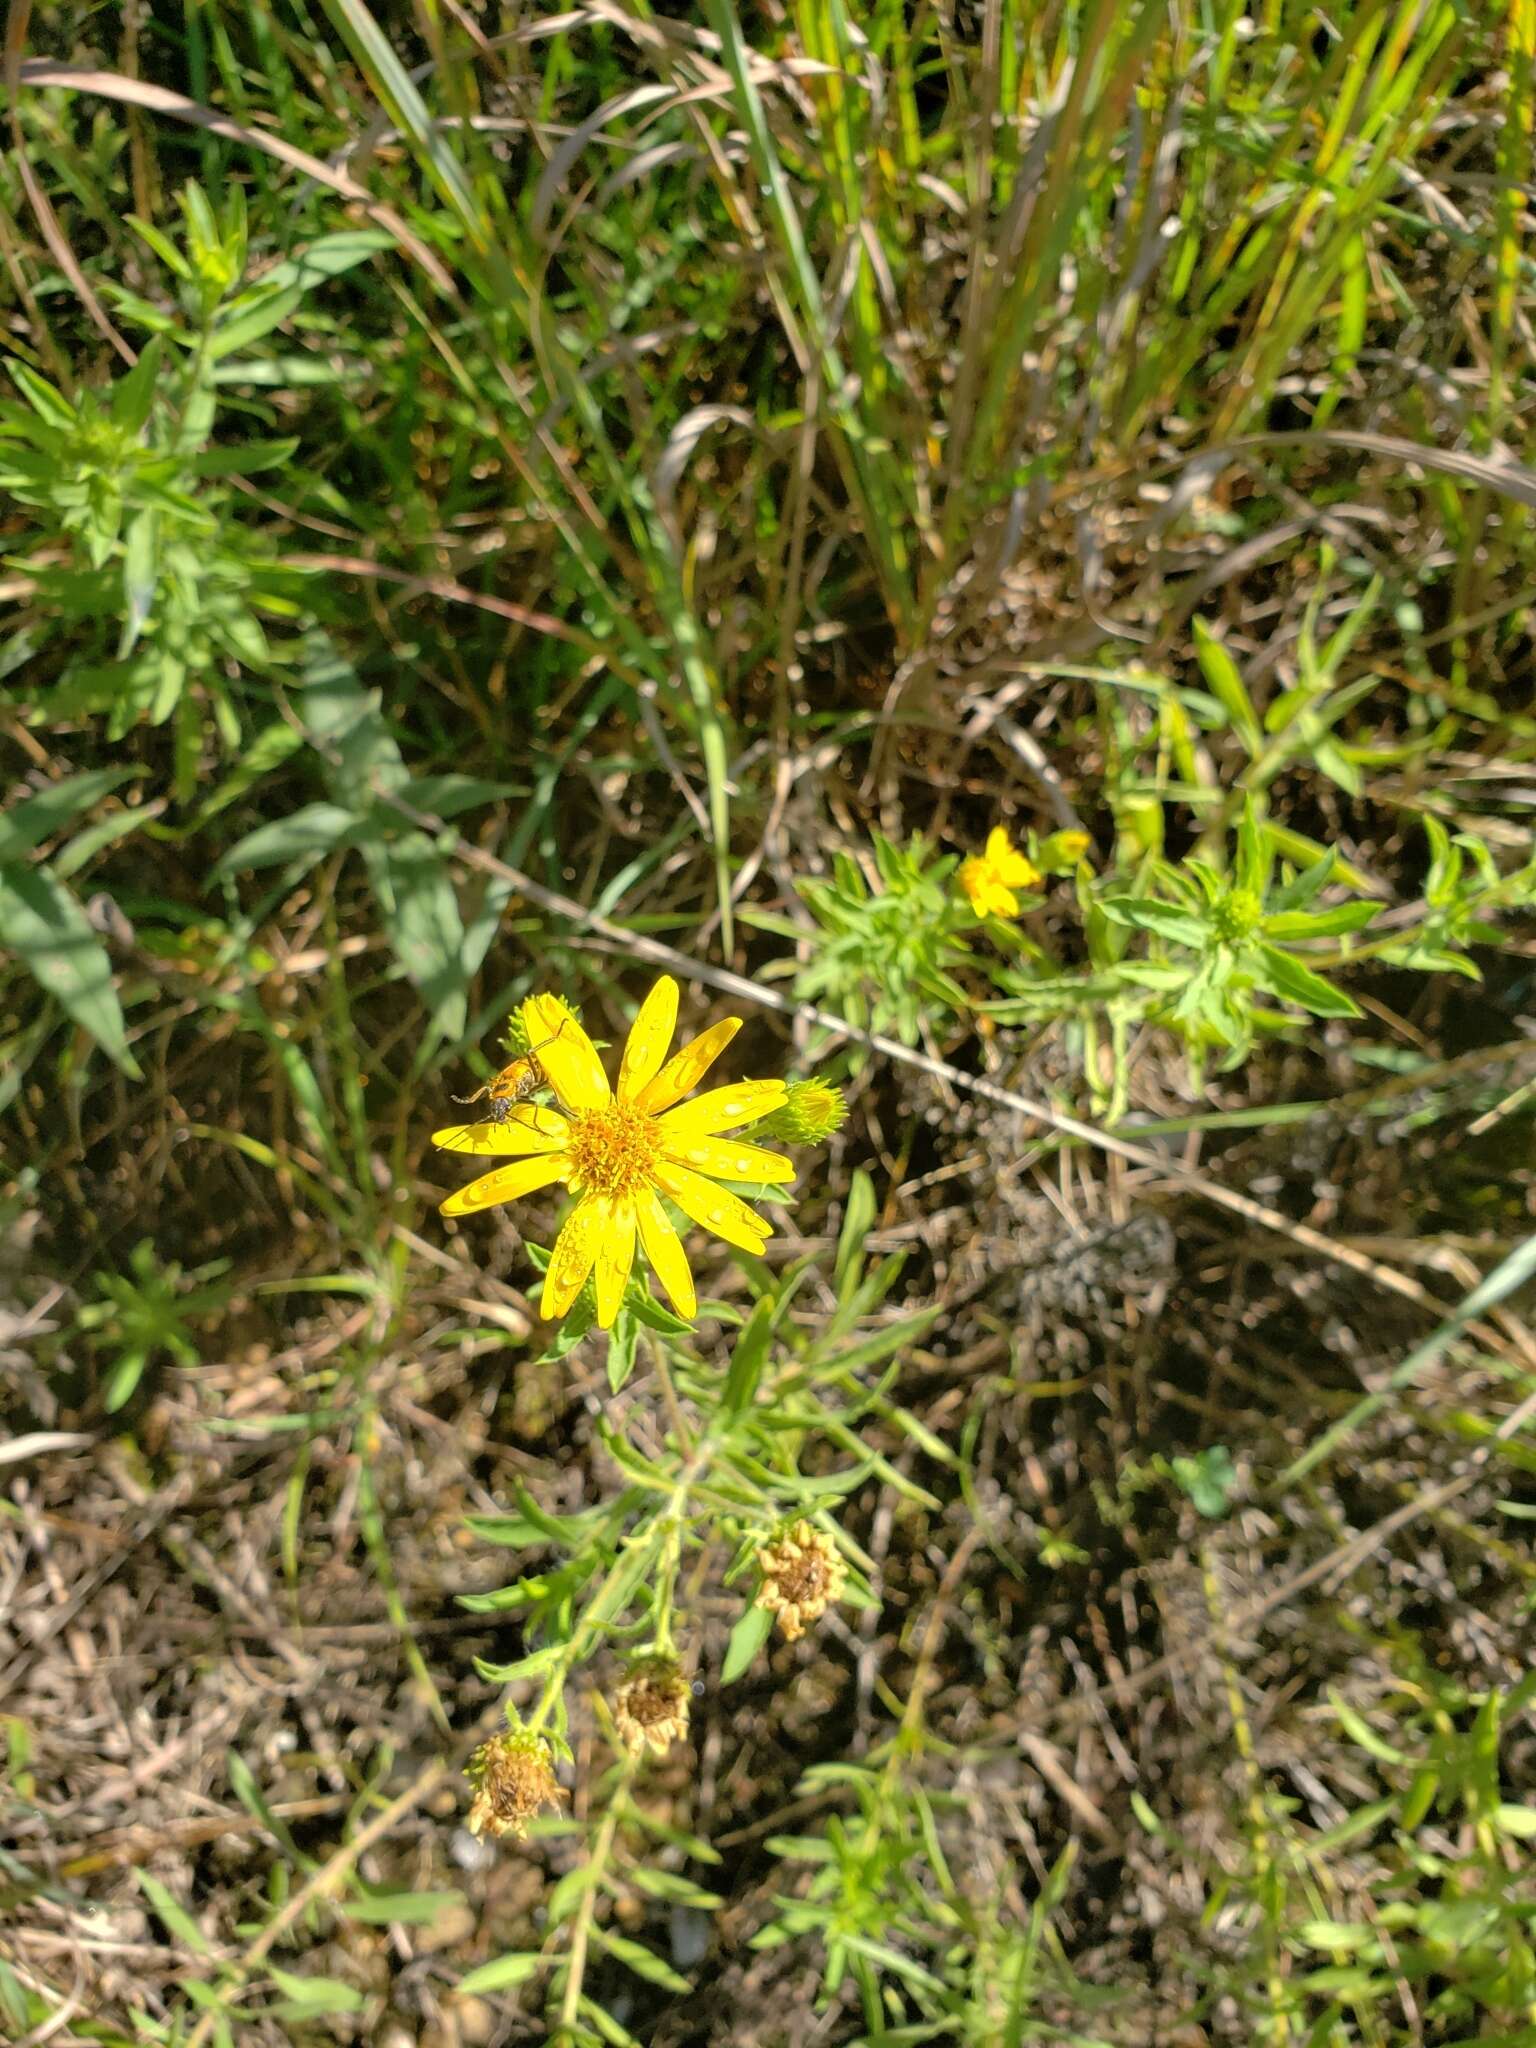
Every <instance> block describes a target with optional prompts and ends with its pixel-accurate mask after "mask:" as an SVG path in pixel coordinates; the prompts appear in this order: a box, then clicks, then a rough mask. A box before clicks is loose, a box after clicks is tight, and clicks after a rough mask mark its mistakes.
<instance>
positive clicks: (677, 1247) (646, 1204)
mask: <svg viewBox="0 0 1536 2048" xmlns="http://www.w3.org/2000/svg"><path fill="white" fill-rule="evenodd" d="M635 1217H636V1221H637V1222H638V1223H639V1225H640V1243H641V1245H642V1247H643V1248H644V1251H645V1256H646V1257H647V1258H648V1259H649V1260H650V1262H651V1271H652V1272H653V1273H654V1274H655V1275H656V1278H657V1279H658V1280H659V1281H660V1282H661V1284H662V1286H663V1287H664V1288H665V1289H666V1292H667V1297H668V1299H669V1300H670V1301H671V1303H672V1306H673V1307H674V1308H675V1309H676V1310H677V1312H678V1314H679V1315H680V1316H685V1317H686V1318H687V1319H688V1320H689V1321H690V1322H691V1321H692V1320H693V1318H694V1317H695V1316H696V1315H697V1314H698V1312H699V1298H698V1296H697V1295H696V1294H695V1293H694V1291H693V1275H692V1274H691V1273H690V1272H689V1270H688V1258H687V1254H686V1253H685V1252H684V1250H683V1247H682V1241H681V1240H680V1239H679V1237H678V1234H677V1232H676V1231H675V1230H674V1229H673V1228H672V1219H671V1218H670V1217H669V1216H668V1214H667V1212H666V1210H665V1209H663V1207H662V1206H661V1203H660V1202H659V1201H658V1200H657V1199H656V1194H655V1190H654V1189H652V1188H642V1189H641V1191H640V1193H639V1194H638V1195H637V1196H636V1197H635Z"/></svg>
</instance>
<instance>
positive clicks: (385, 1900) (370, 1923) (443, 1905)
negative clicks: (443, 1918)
mask: <svg viewBox="0 0 1536 2048" xmlns="http://www.w3.org/2000/svg"><path fill="white" fill-rule="evenodd" d="M463 1903H464V1894H463V1893H462V1892H458V1891H447V1892H377V1893H374V1894H372V1895H371V1896H369V1897H367V1898H362V1899H348V1900H347V1902H346V1904H345V1905H344V1906H343V1907H342V1909H341V1910H342V1911H343V1912H344V1913H345V1914H346V1916H347V1918H348V1919H349V1920H360V1921H362V1922H363V1924H364V1926H367V1927H392V1926H394V1927H426V1926H430V1925H431V1923H432V1922H433V1921H434V1920H435V1919H436V1918H437V1916H438V1915H439V1913H443V1912H446V1911H447V1910H448V1908H449V1907H451V1906H462V1905H463Z"/></svg>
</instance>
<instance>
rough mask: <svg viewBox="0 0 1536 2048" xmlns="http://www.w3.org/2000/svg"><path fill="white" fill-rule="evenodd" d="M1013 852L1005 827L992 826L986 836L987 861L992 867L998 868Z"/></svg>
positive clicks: (1011, 842) (1012, 845)
mask: <svg viewBox="0 0 1536 2048" xmlns="http://www.w3.org/2000/svg"><path fill="white" fill-rule="evenodd" d="M1014 851H1015V848H1014V844H1013V841H1012V840H1011V839H1010V838H1009V837H1008V828H1007V826H1006V825H994V826H993V827H992V830H991V831H990V832H989V833H988V834H987V859H988V860H989V861H990V862H991V863H992V865H993V867H995V868H1000V867H1001V866H1002V864H1003V862H1004V861H1005V860H1007V859H1008V857H1009V855H1010V854H1012V853H1013V852H1014Z"/></svg>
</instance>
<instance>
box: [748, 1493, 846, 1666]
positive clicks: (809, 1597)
mask: <svg viewBox="0 0 1536 2048" xmlns="http://www.w3.org/2000/svg"><path fill="white" fill-rule="evenodd" d="M757 1568H758V1570H759V1571H760V1572H761V1573H762V1575H763V1583H762V1585H761V1587H760V1588H759V1590H758V1595H757V1604H758V1606H759V1607H766V1608H768V1609H769V1611H770V1612H771V1613H773V1614H776V1615H777V1616H778V1621H779V1627H780V1629H781V1630H782V1631H783V1635H784V1640H785V1641H786V1642H788V1643H792V1642H794V1641H795V1640H796V1639H797V1638H798V1637H800V1636H803V1635H804V1634H805V1625H806V1623H807V1622H808V1621H815V1620H817V1619H818V1618H819V1617H820V1616H821V1615H823V1614H825V1613H826V1611H827V1609H828V1608H829V1607H830V1606H831V1605H832V1603H833V1601H834V1600H836V1599H839V1598H840V1597H841V1595H842V1590H843V1581H844V1580H845V1579H846V1578H847V1576H848V1568H847V1566H846V1565H845V1564H844V1563H843V1560H842V1556H841V1554H840V1552H839V1550H838V1548H837V1545H836V1544H835V1543H834V1542H833V1541H832V1539H831V1537H830V1536H827V1535H824V1534H823V1533H822V1531H821V1530H820V1529H817V1528H815V1527H814V1526H813V1525H812V1524H811V1523H810V1522H805V1521H800V1522H792V1523H791V1524H790V1525H789V1527H788V1528H786V1529H781V1530H780V1531H779V1533H778V1534H777V1535H776V1536H773V1537H770V1538H769V1540H768V1541H767V1542H766V1543H764V1544H763V1545H762V1546H761V1547H760V1549H759V1550H758V1553H757Z"/></svg>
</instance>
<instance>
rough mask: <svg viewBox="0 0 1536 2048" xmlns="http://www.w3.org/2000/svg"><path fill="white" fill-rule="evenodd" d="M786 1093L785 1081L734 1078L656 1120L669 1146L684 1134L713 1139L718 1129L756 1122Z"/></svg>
mask: <svg viewBox="0 0 1536 2048" xmlns="http://www.w3.org/2000/svg"><path fill="white" fill-rule="evenodd" d="M786 1092H787V1091H786V1089H785V1086H784V1083H783V1082H782V1081H732V1082H730V1083H728V1084H727V1085H726V1086H725V1087H724V1088H710V1089H707V1090H706V1091H705V1093H704V1094H703V1095H700V1096H698V1097H697V1098H696V1099H695V1100H694V1101H692V1102H685V1103H682V1104H681V1105H680V1106H679V1107H678V1108H677V1109H669V1110H668V1111H667V1113H666V1115H665V1116H663V1117H658V1118H657V1122H658V1124H659V1125H660V1126H661V1130H662V1134H663V1136H664V1137H665V1139H666V1142H667V1144H668V1145H671V1144H673V1143H674V1142H675V1141H677V1140H679V1139H681V1138H682V1137H683V1136H685V1135H686V1136H688V1137H690V1138H712V1137H714V1136H715V1134H716V1133H717V1132H719V1131H734V1130H735V1129H736V1128H737V1126H738V1125H740V1124H755V1123H756V1122H757V1120H758V1118H759V1117H760V1116H767V1114H768V1112H769V1111H770V1110H774V1109H778V1108H779V1107H780V1105H781V1104H782V1103H783V1101H784V1097H785V1094H786Z"/></svg>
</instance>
